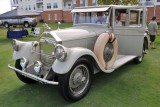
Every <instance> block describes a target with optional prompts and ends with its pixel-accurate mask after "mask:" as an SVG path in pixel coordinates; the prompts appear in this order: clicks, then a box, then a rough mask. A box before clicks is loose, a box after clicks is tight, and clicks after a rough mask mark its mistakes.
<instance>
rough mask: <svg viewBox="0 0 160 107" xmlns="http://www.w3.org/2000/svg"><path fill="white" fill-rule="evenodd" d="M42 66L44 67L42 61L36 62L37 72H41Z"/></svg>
mask: <svg viewBox="0 0 160 107" xmlns="http://www.w3.org/2000/svg"><path fill="white" fill-rule="evenodd" d="M41 68H42V63H41V62H40V61H36V62H35V63H34V70H35V71H36V72H37V73H40V71H41Z"/></svg>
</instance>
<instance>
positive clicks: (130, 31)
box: [112, 7, 146, 56]
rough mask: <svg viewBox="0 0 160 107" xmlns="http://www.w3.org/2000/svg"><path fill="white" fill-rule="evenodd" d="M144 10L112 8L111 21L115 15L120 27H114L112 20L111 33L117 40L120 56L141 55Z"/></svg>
mask: <svg viewBox="0 0 160 107" xmlns="http://www.w3.org/2000/svg"><path fill="white" fill-rule="evenodd" d="M143 11H144V8H137V7H134V8H129V7H126V8H118V7H117V8H113V11H112V12H113V14H112V19H115V17H116V16H115V15H116V14H118V15H119V16H120V19H119V21H121V26H116V25H115V23H116V22H115V21H114V20H112V31H113V33H114V34H115V36H116V38H117V40H118V45H119V46H118V47H119V48H118V49H119V52H118V53H119V54H121V55H136V56H138V55H141V54H142V50H143V40H144V32H145V26H146V24H145V15H146V13H145V12H143Z"/></svg>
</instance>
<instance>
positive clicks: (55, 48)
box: [8, 5, 146, 101]
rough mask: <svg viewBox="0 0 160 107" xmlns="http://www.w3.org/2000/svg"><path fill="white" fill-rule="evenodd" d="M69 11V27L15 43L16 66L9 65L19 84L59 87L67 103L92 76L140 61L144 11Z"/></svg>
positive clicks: (84, 91) (108, 8)
mask: <svg viewBox="0 0 160 107" xmlns="http://www.w3.org/2000/svg"><path fill="white" fill-rule="evenodd" d="M72 13H73V16H74V26H73V27H71V28H67V29H58V30H54V31H50V30H48V31H46V32H44V33H43V34H42V35H41V37H40V39H39V41H30V42H24V41H19V40H16V39H14V40H13V43H12V46H13V49H14V52H13V58H14V60H15V66H11V65H8V67H9V68H10V69H12V70H14V71H16V74H17V77H18V78H19V79H20V80H21V81H22V82H24V83H27V84H32V83H35V82H37V81H38V82H40V83H44V84H51V85H58V86H59V91H60V93H61V95H62V96H63V97H64V99H66V100H67V101H77V100H80V99H81V98H83V97H84V96H85V95H86V94H87V92H88V91H89V89H90V87H91V85H92V79H93V74H96V73H98V72H105V73H111V72H113V71H115V70H116V69H117V68H119V67H120V66H122V65H124V64H125V63H127V62H129V61H131V60H134V62H135V63H137V64H139V63H141V62H142V61H143V58H144V45H143V44H144V42H145V39H144V38H146V37H145V36H146V35H145V27H146V8H145V7H138V6H119V5H108V6H95V7H94V6H92V7H80V8H75V9H73V10H72ZM117 17H118V20H119V21H121V23H122V24H121V26H119V25H118V26H117V25H116V23H117V22H116V21H115V19H116V18H117ZM104 82H105V81H104ZM51 93H53V92H51ZM41 94H43V93H41ZM106 96H107V95H106Z"/></svg>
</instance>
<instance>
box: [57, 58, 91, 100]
mask: <svg viewBox="0 0 160 107" xmlns="http://www.w3.org/2000/svg"><path fill="white" fill-rule="evenodd" d="M92 76H93V72H92V67H91V66H90V63H89V61H87V60H86V59H79V60H78V61H77V62H76V63H75V64H74V66H73V67H72V69H71V70H70V71H69V72H68V73H67V74H63V75H59V78H58V79H59V91H60V93H61V95H62V96H63V97H64V99H65V100H67V101H77V100H80V99H81V98H83V97H84V96H85V95H86V94H87V93H88V91H89V89H90V87H91V83H92Z"/></svg>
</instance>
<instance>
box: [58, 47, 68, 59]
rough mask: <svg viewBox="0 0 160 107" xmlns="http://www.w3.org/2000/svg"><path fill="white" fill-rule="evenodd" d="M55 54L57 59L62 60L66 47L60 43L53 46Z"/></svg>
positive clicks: (65, 53) (65, 54)
mask: <svg viewBox="0 0 160 107" xmlns="http://www.w3.org/2000/svg"><path fill="white" fill-rule="evenodd" d="M55 56H56V58H57V59H58V60H60V61H64V60H65V59H66V57H67V51H66V48H65V47H64V46H62V45H57V46H56V48H55Z"/></svg>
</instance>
